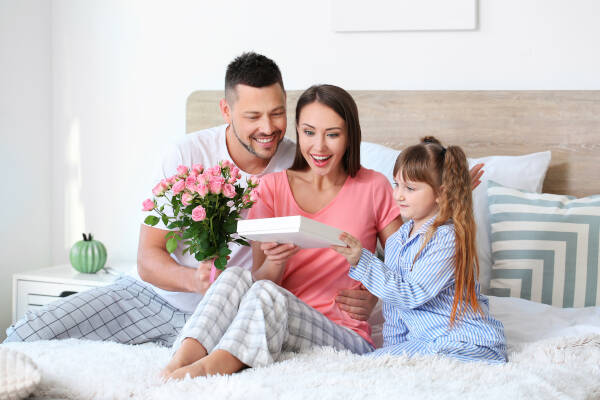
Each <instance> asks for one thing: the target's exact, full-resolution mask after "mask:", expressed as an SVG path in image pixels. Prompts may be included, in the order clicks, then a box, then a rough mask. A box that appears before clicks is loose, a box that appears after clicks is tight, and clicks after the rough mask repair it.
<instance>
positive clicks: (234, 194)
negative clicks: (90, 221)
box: [143, 160, 258, 270]
mask: <svg viewBox="0 0 600 400" xmlns="http://www.w3.org/2000/svg"><path fill="white" fill-rule="evenodd" d="M240 178H241V174H240V170H239V169H238V168H237V167H236V166H235V165H234V164H233V163H232V162H230V161H227V160H225V161H221V162H219V164H218V165H216V166H214V167H212V168H204V167H203V166H202V165H201V164H196V165H193V166H192V167H191V168H188V167H186V166H185V165H180V166H179V167H177V174H175V175H173V176H172V177H170V178H167V179H163V180H161V181H160V182H159V183H158V184H157V185H156V186H155V187H154V189H152V193H153V194H154V196H155V198H154V199H153V200H150V199H146V200H144V203H143V210H144V211H152V210H154V211H156V213H158V215H160V218H159V217H157V216H156V215H150V216H148V217H146V219H145V220H144V222H145V223H146V224H148V225H152V226H154V225H156V224H158V222H159V221H160V220H162V222H163V224H165V226H166V227H167V228H169V229H177V230H175V231H171V232H169V233H167V246H166V247H167V251H168V252H169V253H172V252H173V251H175V249H176V248H177V244H178V242H179V241H183V243H184V245H185V246H186V247H185V249H184V250H183V253H184V254H185V253H186V252H189V253H190V254H193V255H194V256H195V257H196V259H197V260H198V261H204V260H209V259H214V265H215V267H216V268H218V269H220V270H223V269H225V265H226V264H227V256H228V255H229V254H230V253H231V250H229V248H228V244H229V243H231V242H235V243H237V244H239V245H243V246H248V245H249V244H248V242H247V241H246V240H244V239H243V238H232V236H233V234H234V233H235V232H236V231H237V221H238V219H239V218H240V211H241V210H243V209H245V208H250V207H252V205H253V204H254V202H255V201H256V200H257V198H258V193H257V189H256V187H257V186H258V179H257V178H256V177H254V176H253V177H251V178H250V179H249V180H247V184H248V187H247V188H243V187H241V186H240V184H239V182H238V181H239V179H240ZM158 197H164V200H165V201H164V202H162V204H161V205H160V206H159V205H158V203H159V202H158V201H157V198H158ZM165 206H167V207H168V208H170V209H171V210H172V212H169V213H167V212H165Z"/></svg>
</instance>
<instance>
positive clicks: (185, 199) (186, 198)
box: [181, 192, 194, 206]
mask: <svg viewBox="0 0 600 400" xmlns="http://www.w3.org/2000/svg"><path fill="white" fill-rule="evenodd" d="M193 199H194V196H193V195H192V194H191V193H187V192H186V193H184V194H182V195H181V203H182V204H183V205H184V206H189V205H190V204H192V200H193Z"/></svg>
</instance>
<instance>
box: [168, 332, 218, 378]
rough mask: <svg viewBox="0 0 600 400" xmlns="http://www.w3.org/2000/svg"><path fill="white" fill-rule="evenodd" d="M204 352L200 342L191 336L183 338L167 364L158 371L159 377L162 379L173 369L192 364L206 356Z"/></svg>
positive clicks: (169, 375)
mask: <svg viewBox="0 0 600 400" xmlns="http://www.w3.org/2000/svg"><path fill="white" fill-rule="evenodd" d="M206 354H207V353H206V349H205V348H204V346H202V344H200V342H198V341H197V340H196V339H193V338H185V339H184V340H183V342H182V343H181V347H180V348H179V349H178V350H177V351H176V352H175V354H174V355H173V357H172V358H171V360H170V361H169V363H168V364H167V366H166V367H165V368H164V369H163V370H162V371H161V372H160V376H161V378H162V379H163V380H167V379H169V378H170V377H171V374H172V373H173V372H174V371H176V370H177V369H179V368H182V367H185V366H187V365H190V364H193V363H194V362H196V361H198V360H200V359H202V358H204V357H206ZM184 376H185V375H184Z"/></svg>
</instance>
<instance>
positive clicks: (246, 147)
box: [231, 121, 281, 160]
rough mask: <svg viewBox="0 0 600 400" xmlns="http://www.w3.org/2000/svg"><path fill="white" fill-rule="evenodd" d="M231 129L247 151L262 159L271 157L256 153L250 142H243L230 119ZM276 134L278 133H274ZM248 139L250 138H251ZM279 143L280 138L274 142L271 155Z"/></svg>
mask: <svg viewBox="0 0 600 400" xmlns="http://www.w3.org/2000/svg"><path fill="white" fill-rule="evenodd" d="M231 130H232V131H233V134H234V135H235V137H236V139H237V140H238V142H239V143H240V144H241V145H242V147H243V148H245V149H246V150H247V151H248V153H250V154H252V155H254V156H256V157H258V158H260V159H262V160H269V159H271V157H273V156H269V157H267V156H263V155H261V154H258V153H257V151H256V150H254V148H253V147H252V146H250V143H244V141H243V140H242V138H241V137H240V136H239V135H238V133H237V131H236V130H235V126H234V125H233V121H231ZM275 134H278V133H274V135H275ZM249 140H252V139H251V138H250V139H249ZM279 143H281V140H279V141H278V142H277V143H276V144H275V152H273V155H275V153H276V152H277V148H278V147H279Z"/></svg>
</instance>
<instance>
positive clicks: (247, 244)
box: [233, 239, 250, 246]
mask: <svg viewBox="0 0 600 400" xmlns="http://www.w3.org/2000/svg"><path fill="white" fill-rule="evenodd" d="M233 241H234V242H236V243H237V244H241V245H242V246H250V243H248V242H247V241H245V240H244V239H233Z"/></svg>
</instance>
